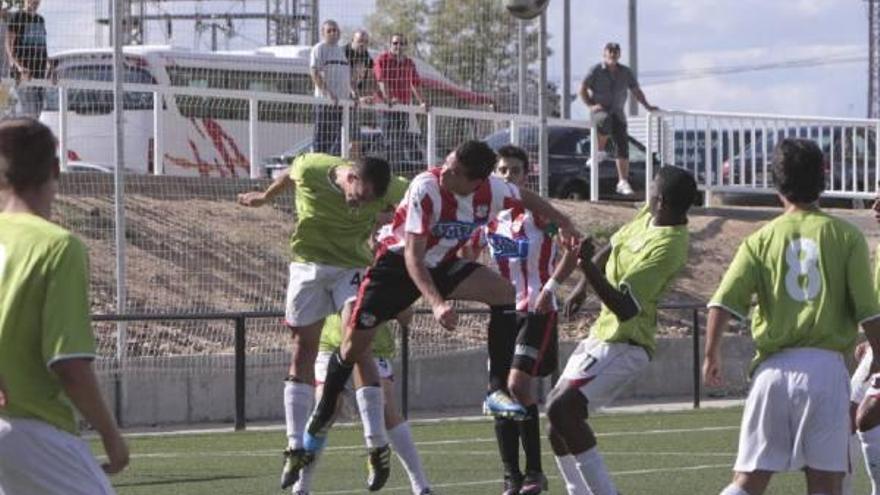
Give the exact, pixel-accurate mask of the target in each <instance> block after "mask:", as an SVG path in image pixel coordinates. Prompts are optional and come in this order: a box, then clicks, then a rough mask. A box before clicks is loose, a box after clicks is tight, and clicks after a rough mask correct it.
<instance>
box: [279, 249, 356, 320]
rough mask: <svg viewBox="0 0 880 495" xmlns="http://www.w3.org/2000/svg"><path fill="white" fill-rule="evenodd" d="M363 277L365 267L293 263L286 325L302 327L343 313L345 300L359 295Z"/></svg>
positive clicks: (288, 292)
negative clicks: (328, 316) (331, 315)
mask: <svg viewBox="0 0 880 495" xmlns="http://www.w3.org/2000/svg"><path fill="white" fill-rule="evenodd" d="M363 274H364V269H363V268H340V267H338V266H330V265H321V264H319V263H297V262H293V263H291V264H290V281H289V283H288V285H287V302H286V305H285V308H286V310H285V315H284V320H285V322H286V323H287V324H288V325H289V326H292V327H301V326H305V325H310V324H312V323H314V322H316V321H318V320H321V319H323V318H326V317H327V315H330V314H333V313H338V312H340V311H341V310H342V305H343V304H345V301H346V300H348V299H350V298H352V297H354V296H355V295H357V290H358V286H359V285H360V284H361V279H362V278H363Z"/></svg>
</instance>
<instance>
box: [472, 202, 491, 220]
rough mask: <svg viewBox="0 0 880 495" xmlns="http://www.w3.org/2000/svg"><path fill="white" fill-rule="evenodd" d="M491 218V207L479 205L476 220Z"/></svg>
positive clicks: (475, 214) (475, 210) (475, 211)
mask: <svg viewBox="0 0 880 495" xmlns="http://www.w3.org/2000/svg"><path fill="white" fill-rule="evenodd" d="M488 217H489V205H477V207H476V208H474V218H479V219H486V218H488Z"/></svg>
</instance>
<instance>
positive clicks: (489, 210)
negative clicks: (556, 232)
mask: <svg viewBox="0 0 880 495" xmlns="http://www.w3.org/2000/svg"><path fill="white" fill-rule="evenodd" d="M440 171H441V169H440V168H434V169H430V170H428V171H426V172H422V173H421V174H419V175H418V176H416V177H415V178H414V179H413V180H412V182H411V183H410V185H409V189H407V191H406V196H405V197H404V198H403V201H401V202H400V205H398V207H397V210H396V211H395V212H394V219H393V220H392V221H391V223H390V224H388V225H385V226H384V227H383V228H382V229H381V230H380V231H379V236H378V240H379V243H380V244H381V249H383V250H384V249H389V250H391V251H394V252H397V253H399V254H403V248H404V240H405V239H406V234H407V233H410V234H420V235H427V237H428V243H427V249H426V250H425V265H427V266H428V267H429V268H433V267H435V266H437V265H438V264H439V263H440V262H442V261H446V260H450V259H453V258H455V257H456V256H457V254H458V250H459V248H461V246H462V245H464V244H465V243H466V242H467V241H468V240H469V239H470V238H471V236H472V235H473V233H474V231H475V230H477V229H478V228H479V227H482V226H484V225H486V224H488V223H489V221H490V220H493V219H494V218H495V217H496V216H497V215H498V214H499V213H500V212H502V211H504V210H507V209H510V208H514V207H520V205H521V202H520V195H519V189H517V187H516V186H514V185H511V184H508V183H506V182H504V181H503V180H502V179H500V178H498V177H495V176H492V175H490V176H489V177H488V178H487V179H486V180H485V181H483V183H482V184H480V186H479V187H478V188H477V189H476V190H475V191H474V192H473V193H471V194H469V195H467V196H459V195H456V194H453V193H452V192H450V191H447V190H446V189H444V188H442V187H440Z"/></svg>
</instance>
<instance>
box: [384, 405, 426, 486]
mask: <svg viewBox="0 0 880 495" xmlns="http://www.w3.org/2000/svg"><path fill="white" fill-rule="evenodd" d="M388 438H389V439H390V440H391V448H393V449H394V453H395V454H397V457H398V458H399V459H400V462H401V464H403V467H404V469H406V474H407V475H409V483H410V485H412V489H413V493H414V494H415V495H418V494H419V493H422V490H424V489H425V488H429V487H430V485H429V484H428V479H427V477H426V476H425V470H424V469H423V468H422V459H421V458H419V453H418V451H417V450H416V444H415V443H414V442H413V438H412V432H410V429H409V424H408V423H406V422H403V423H400V424H399V425H397V426H395V427H394V428H392V429H390V430H388Z"/></svg>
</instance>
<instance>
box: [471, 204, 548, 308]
mask: <svg viewBox="0 0 880 495" xmlns="http://www.w3.org/2000/svg"><path fill="white" fill-rule="evenodd" d="M548 231H549V225H548V224H547V223H546V222H545V221H543V220H542V219H541V218H540V217H538V218H536V217H535V216H534V214H532V212H531V211H528V210H524V209H523V208H521V207H517V208H512V209H510V210H505V211H503V212H501V213H500V214H499V215H498V217H497V218H496V219H494V220H492V221H491V222H489V223H488V224H487V225H486V226H485V227H484V228H482V229H480V231H479V232H476V233H475V234H474V238H473V241H472V242H473V245H474V247H475V248H477V249H478V250H481V249H482V248H483V247H485V246H487V245H488V246H489V254H490V255H491V256H492V259H493V260H495V264H496V265H497V267H498V271H499V273H500V274H501V276H502V277H504V278H506V279H507V280H509V281H510V283H512V284H513V286H514V287H515V288H516V310H517V311H530V312H534V311H536V309H537V308H536V304H535V303H536V301H537V300H538V294H540V293H541V288H542V287H544V284H545V283H546V282H547V280H549V279H550V277H551V276H553V271H554V270H555V267H556V263H557V261H558V259H557V258H558V249H557V247H556V243H555V242H554V241H553V236H552V235H551V234H550V233H549V232H548ZM553 308H554V309H556V298H553Z"/></svg>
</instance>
